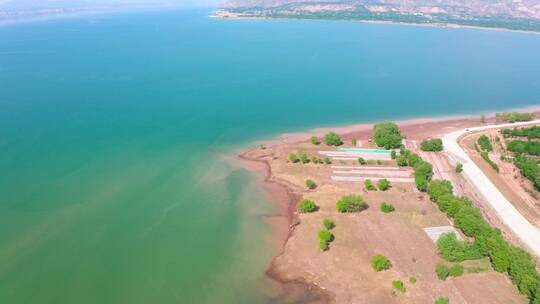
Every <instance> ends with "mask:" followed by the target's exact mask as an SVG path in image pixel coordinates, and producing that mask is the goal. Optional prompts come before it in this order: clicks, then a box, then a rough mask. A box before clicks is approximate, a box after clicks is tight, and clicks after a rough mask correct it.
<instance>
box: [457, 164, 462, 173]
mask: <svg viewBox="0 0 540 304" xmlns="http://www.w3.org/2000/svg"><path fill="white" fill-rule="evenodd" d="M462 171H463V164H462V163H457V164H456V172H457V173H461V172H462Z"/></svg>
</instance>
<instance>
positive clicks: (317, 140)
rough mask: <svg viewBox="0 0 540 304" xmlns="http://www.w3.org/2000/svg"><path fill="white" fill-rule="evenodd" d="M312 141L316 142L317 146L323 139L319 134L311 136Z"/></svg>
mask: <svg viewBox="0 0 540 304" xmlns="http://www.w3.org/2000/svg"><path fill="white" fill-rule="evenodd" d="M310 141H311V143H312V144H314V145H316V146H317V145H320V144H321V140H320V139H319V137H317V136H311V140H310Z"/></svg>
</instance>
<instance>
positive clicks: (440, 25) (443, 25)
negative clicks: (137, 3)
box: [209, 11, 540, 35]
mask: <svg viewBox="0 0 540 304" xmlns="http://www.w3.org/2000/svg"><path fill="white" fill-rule="evenodd" d="M227 13H229V12H227ZM209 17H210V18H219V19H230V20H253V19H260V20H272V19H274V20H311V21H341V22H357V23H368V24H391V25H405V26H419V27H438V28H450V29H476V30H489V31H497V32H510V33H523V34H534V35H540V31H529V30H513V29H509V28H504V27H487V26H474V25H461V24H456V23H419V22H398V21H390V20H367V19H324V18H309V17H306V18H294V17H288V18H287V17H272V16H264V17H263V16H234V15H220V14H219V13H217V11H214V12H212V14H210V15H209Z"/></svg>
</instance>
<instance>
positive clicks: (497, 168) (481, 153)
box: [480, 151, 499, 172]
mask: <svg viewBox="0 0 540 304" xmlns="http://www.w3.org/2000/svg"><path fill="white" fill-rule="evenodd" d="M480 156H482V158H483V159H484V160H485V161H486V162H487V163H488V164H489V165H490V166H491V168H493V170H495V172H499V166H497V164H496V163H494V162H493V161H492V160H491V158H489V154H488V153H487V152H486V151H482V152H480Z"/></svg>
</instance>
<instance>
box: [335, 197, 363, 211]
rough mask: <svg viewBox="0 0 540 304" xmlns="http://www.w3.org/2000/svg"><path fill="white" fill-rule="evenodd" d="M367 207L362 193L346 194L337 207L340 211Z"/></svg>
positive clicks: (358, 209)
mask: <svg viewBox="0 0 540 304" xmlns="http://www.w3.org/2000/svg"><path fill="white" fill-rule="evenodd" d="M366 208H367V204H366V202H365V201H364V199H363V198H362V197H361V196H360V195H355V194H351V195H346V196H344V197H342V198H341V199H340V200H339V201H337V203H336V209H337V211H339V212H342V213H346V212H360V211H362V210H364V209H366Z"/></svg>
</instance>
